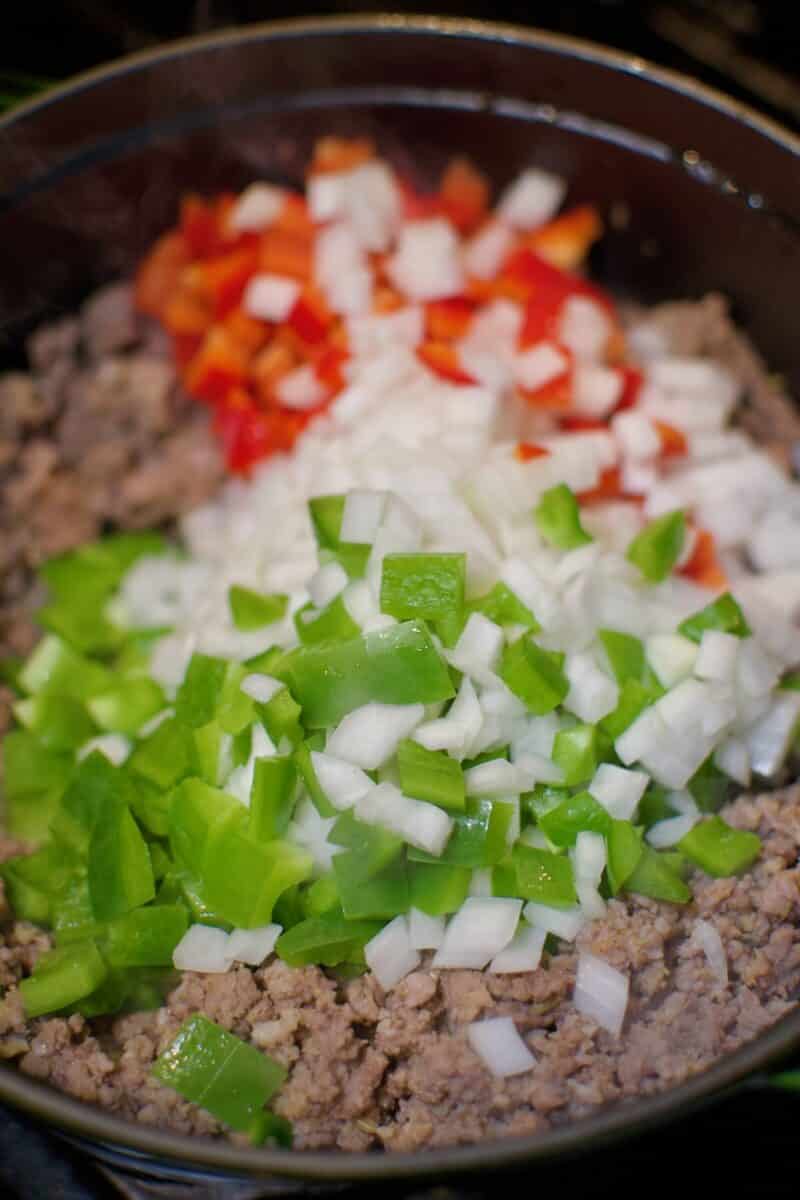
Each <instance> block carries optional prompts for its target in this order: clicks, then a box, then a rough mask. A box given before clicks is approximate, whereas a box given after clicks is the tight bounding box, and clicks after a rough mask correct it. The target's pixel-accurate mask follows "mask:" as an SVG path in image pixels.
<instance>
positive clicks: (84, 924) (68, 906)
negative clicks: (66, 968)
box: [51, 867, 106, 946]
mask: <svg viewBox="0 0 800 1200" xmlns="http://www.w3.org/2000/svg"><path fill="white" fill-rule="evenodd" d="M51 919H52V922H53V932H54V934H55V938H56V944H57V945H59V946H67V945H69V944H70V943H71V942H83V941H86V939H87V938H91V939H92V941H96V940H97V939H98V938H100V937H101V936H102V935H103V933H104V932H105V929H106V923H105V922H104V921H97V920H95V916H94V913H93V912H92V902H91V900H90V898H89V880H88V879H87V877H86V868H85V867H81V868H79V869H78V870H76V872H75V874H74V875H73V877H72V878H71V879H70V880H69V882H68V883H67V884H66V885H65V887H64V888H63V889H61V890H60V891H59V893H58V896H57V899H54V901H53V904H52V908H51Z"/></svg>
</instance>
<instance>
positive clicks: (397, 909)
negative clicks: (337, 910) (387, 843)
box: [333, 850, 410, 921]
mask: <svg viewBox="0 0 800 1200" xmlns="http://www.w3.org/2000/svg"><path fill="white" fill-rule="evenodd" d="M333 873H334V875H335V876H336V886H337V888H338V889H339V898H340V900H341V904H342V911H343V912H344V915H345V917H347V919H348V921H361V920H372V919H376V918H377V919H380V918H389V917H396V916H398V914H399V913H404V912H408V909H409V903H410V901H409V890H408V878H407V876H406V865H405V863H404V862H403V860H402V859H401V858H398V859H396V860H395V862H393V863H392V864H391V866H389V867H387V868H386V869H385V870H384V871H381V872H380V873H379V874H376V875H373V876H372V878H371V879H366V880H365V879H363V878H362V877H361V864H360V863H359V856H358V854H357V853H356V852H355V851H353V850H345V851H343V852H342V853H341V854H336V855H334V859H333Z"/></svg>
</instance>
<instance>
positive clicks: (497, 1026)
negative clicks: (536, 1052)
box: [467, 1017, 536, 1079]
mask: <svg viewBox="0 0 800 1200" xmlns="http://www.w3.org/2000/svg"><path fill="white" fill-rule="evenodd" d="M467 1041H468V1042H469V1044H470V1046H471V1047H472V1049H473V1050H474V1051H475V1053H476V1054H477V1056H478V1058H479V1059H480V1060H481V1062H482V1063H483V1064H484V1066H485V1067H486V1068H487V1070H488V1071H489V1073H490V1074H491V1075H493V1076H494V1077H495V1078H496V1079H505V1078H507V1077H508V1076H510V1075H522V1074H523V1073H524V1072H525V1071H530V1070H531V1068H532V1067H535V1066H536V1059H535V1058H534V1057H533V1055H532V1054H531V1052H530V1050H529V1049H528V1047H527V1046H526V1045H525V1042H524V1041H523V1040H522V1038H521V1037H520V1035H519V1033H518V1031H517V1027H516V1025H515V1024H514V1022H513V1020H512V1018H511V1017H489V1019H488V1020H485V1021H473V1022H472V1023H471V1024H470V1025H468V1026H467Z"/></svg>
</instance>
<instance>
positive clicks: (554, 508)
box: [533, 483, 593, 550]
mask: <svg viewBox="0 0 800 1200" xmlns="http://www.w3.org/2000/svg"><path fill="white" fill-rule="evenodd" d="M533 516H534V520H535V521H536V525H537V528H538V530H539V533H540V534H541V535H542V537H543V538H544V539H545V540H546V541H548V542H550V543H551V545H553V546H557V547H558V549H559V550H575V549H576V548H577V547H578V546H585V545H586V544H587V542H591V541H592V540H593V539H592V538H591V537H590V536H589V534H588V533H587V532H586V530H585V529H584V528H583V526H582V525H581V514H580V509H579V507H578V501H577V499H576V498H575V495H574V493H573V492H572V491H571V490H570V489H569V488H568V487H567V485H566V484H565V483H559V484H556V486H555V487H551V488H548V489H547V491H546V492H543V493H542V496H541V499H540V500H539V503H538V504H537V505H536V508H535V509H534V513H533Z"/></svg>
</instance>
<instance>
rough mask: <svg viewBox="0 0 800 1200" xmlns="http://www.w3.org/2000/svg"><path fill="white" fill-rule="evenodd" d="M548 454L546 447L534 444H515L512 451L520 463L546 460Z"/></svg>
mask: <svg viewBox="0 0 800 1200" xmlns="http://www.w3.org/2000/svg"><path fill="white" fill-rule="evenodd" d="M549 453H550V451H549V450H548V449H547V447H546V446H538V445H537V444H536V442H517V447H516V449H515V451H514V454H515V456H516V457H517V458H518V459H519V461H520V462H531V460H532V459H534V458H546V457H547V456H548V455H549Z"/></svg>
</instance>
